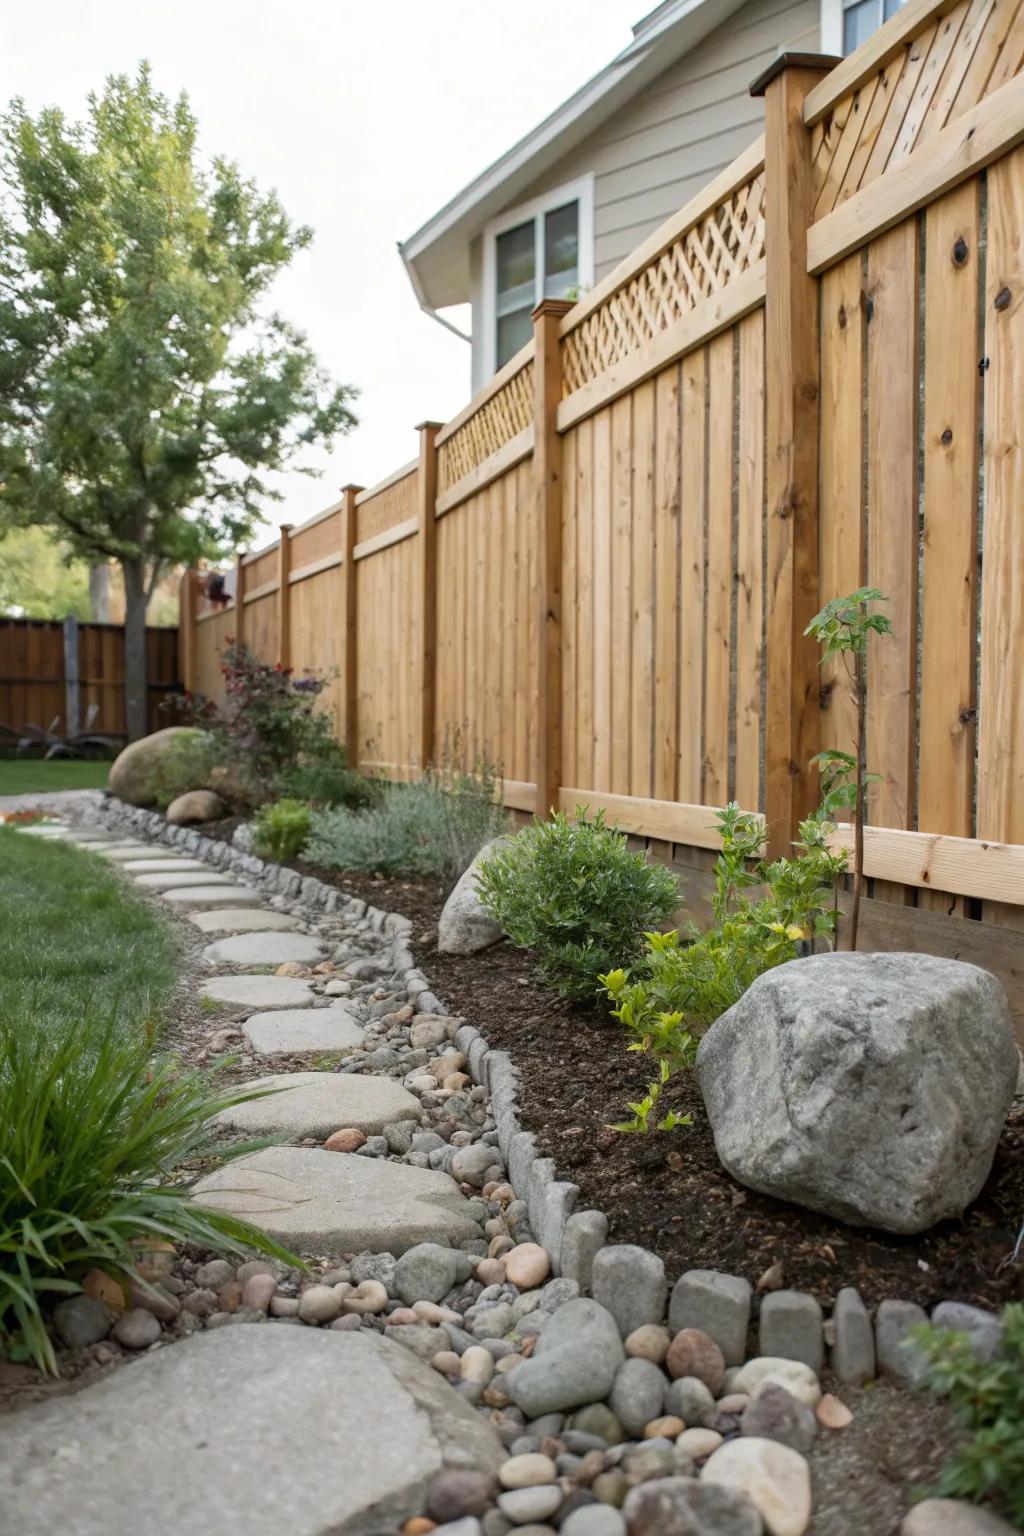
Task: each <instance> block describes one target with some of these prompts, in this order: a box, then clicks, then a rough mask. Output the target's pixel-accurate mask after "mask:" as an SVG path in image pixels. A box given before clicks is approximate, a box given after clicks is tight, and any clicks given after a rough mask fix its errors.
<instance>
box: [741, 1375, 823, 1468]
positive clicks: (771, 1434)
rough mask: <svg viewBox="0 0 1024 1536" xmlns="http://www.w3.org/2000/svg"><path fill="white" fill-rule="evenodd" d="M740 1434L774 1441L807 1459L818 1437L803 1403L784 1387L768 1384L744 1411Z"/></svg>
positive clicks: (809, 1410) (811, 1410) (814, 1422)
mask: <svg viewBox="0 0 1024 1536" xmlns="http://www.w3.org/2000/svg"><path fill="white" fill-rule="evenodd" d="M740 1434H742V1435H755V1436H757V1437H758V1438H759V1439H761V1440H777V1441H778V1442H779V1444H780V1445H788V1446H789V1447H790V1449H791V1450H794V1451H799V1452H800V1454H801V1456H807V1455H809V1454H810V1450H811V1447H812V1446H813V1444H814V1441H815V1439H816V1437H817V1434H818V1421H817V1419H816V1418H815V1416H814V1411H813V1409H811V1408H808V1406H807V1404H806V1403H802V1402H801V1401H800V1399H799V1398H797V1397H794V1396H793V1394H792V1392H787V1390H786V1388H785V1387H783V1386H781V1385H779V1384H777V1383H775V1382H770V1383H769V1384H768V1385H767V1386H765V1387H763V1388H762V1390H761V1391H760V1392H759V1393H758V1394H757V1396H756V1397H755V1398H754V1399H753V1400H752V1401H751V1402H750V1403H748V1405H747V1407H746V1408H744V1410H743V1417H742V1418H741V1419H740Z"/></svg>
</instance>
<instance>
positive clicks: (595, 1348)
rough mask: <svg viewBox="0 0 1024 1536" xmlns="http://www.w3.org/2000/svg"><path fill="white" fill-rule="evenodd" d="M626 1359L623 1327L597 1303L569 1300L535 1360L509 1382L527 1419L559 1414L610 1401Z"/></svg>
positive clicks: (514, 1373)
mask: <svg viewBox="0 0 1024 1536" xmlns="http://www.w3.org/2000/svg"><path fill="white" fill-rule="evenodd" d="M624 1358H625V1356H624V1352H623V1348H622V1339H621V1338H620V1336H619V1330H618V1326H617V1324H616V1322H615V1319H614V1318H613V1317H612V1315H611V1313H610V1312H608V1311H606V1309H605V1308H604V1307H602V1306H600V1305H599V1304H598V1303H597V1302H596V1301H590V1300H587V1299H586V1298H580V1299H579V1300H577V1301H568V1302H566V1304H565V1306H564V1307H559V1309H558V1311H557V1312H555V1313H553V1314H552V1315H551V1321H550V1323H549V1324H548V1325H547V1327H546V1328H545V1329H544V1331H543V1333H541V1334H539V1335H538V1337H537V1344H536V1347H535V1349H534V1352H533V1354H532V1356H531V1357H530V1359H529V1360H524V1361H523V1363H522V1365H517V1366H516V1368H515V1370H513V1371H510V1372H509V1373H508V1375H507V1376H506V1377H505V1387H506V1390H507V1391H508V1394H509V1396H510V1397H511V1399H512V1401H513V1402H514V1403H515V1404H516V1406H517V1407H518V1408H521V1409H522V1411H523V1412H524V1413H525V1414H526V1416H527V1418H531V1419H535V1418H538V1417H539V1416H540V1415H541V1414H542V1413H557V1412H562V1411H564V1410H565V1409H568V1408H576V1407H580V1406H582V1404H584V1403H598V1402H600V1401H601V1400H602V1399H603V1398H605V1397H607V1396H608V1393H609V1392H610V1391H611V1389H612V1383H613V1382H614V1380H615V1373H616V1371H617V1370H618V1368H619V1366H620V1365H621V1364H622V1361H623V1359H624Z"/></svg>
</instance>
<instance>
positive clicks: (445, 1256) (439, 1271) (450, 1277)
mask: <svg viewBox="0 0 1024 1536" xmlns="http://www.w3.org/2000/svg"><path fill="white" fill-rule="evenodd" d="M469 1273H470V1263H469V1257H468V1255H467V1254H465V1253H462V1252H460V1251H459V1250H458V1249H455V1248H442V1247H441V1245H440V1244H439V1243H417V1244H416V1245H415V1247H413V1248H409V1249H407V1250H406V1252H405V1253H403V1254H402V1256H401V1258H400V1259H399V1260H398V1263H397V1264H396V1265H395V1278H394V1286H393V1288H394V1290H395V1292H396V1293H397V1295H399V1296H400V1297H401V1298H402V1300H403V1301H404V1302H406V1303H407V1304H408V1305H409V1306H410V1307H411V1306H412V1304H413V1302H415V1301H440V1300H441V1299H442V1297H444V1296H447V1294H448V1292H449V1291H450V1290H451V1289H452V1287H453V1286H455V1285H458V1283H459V1282H460V1281H461V1280H467V1279H468V1278H469Z"/></svg>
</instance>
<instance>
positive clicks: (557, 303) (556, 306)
mask: <svg viewBox="0 0 1024 1536" xmlns="http://www.w3.org/2000/svg"><path fill="white" fill-rule="evenodd" d="M575 308H576V300H575V299H541V301H540V303H539V304H538V305H537V308H536V309H535V310H534V311H533V313H532V315H531V316H530V319H531V320H533V321H537V320H543V318H544V316H545V315H556V316H557V317H558V318H559V319H561V317H562V316H563V315H567V314H568V313H569V311H570V309H575Z"/></svg>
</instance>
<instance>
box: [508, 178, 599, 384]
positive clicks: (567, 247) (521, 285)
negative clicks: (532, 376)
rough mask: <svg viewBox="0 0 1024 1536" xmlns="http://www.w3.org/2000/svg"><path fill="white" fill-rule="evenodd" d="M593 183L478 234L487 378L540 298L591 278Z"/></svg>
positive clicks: (540, 201)
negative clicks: (481, 245)
mask: <svg viewBox="0 0 1024 1536" xmlns="http://www.w3.org/2000/svg"><path fill="white" fill-rule="evenodd" d="M593 267H594V217H593V181H592V179H591V178H590V177H587V178H586V179H585V180H583V181H581V182H574V183H573V184H572V185H571V186H566V187H557V188H555V189H554V190H553V191H551V192H548V193H545V195H544V196H543V197H542V198H537V199H536V200H535V201H534V202H532V203H528V204H526V205H525V206H524V207H521V208H515V209H511V210H510V211H509V212H508V213H506V214H503V215H502V217H501V218H500V219H495V220H494V222H493V223H491V224H489V225H488V226H487V229H486V230H485V231H484V288H485V293H484V322H485V355H484V367H485V372H486V375H487V376H488V377H489V376H490V375H491V374H492V373H495V372H497V370H498V369H499V368H501V367H503V365H504V364H505V363H507V362H508V360H509V358H510V357H514V356H515V354H516V353H517V352H518V351H519V350H520V348H521V347H524V346H525V345H526V343H527V342H528V341H529V340H530V338H531V336H532V335H533V322H532V321H531V319H530V316H531V315H532V313H533V311H534V310H535V309H536V307H537V305H538V304H539V303H540V301H541V299H564V298H566V297H567V295H569V294H571V293H573V292H574V291H575V290H577V289H579V288H583V287H587V286H589V285H590V284H591V283H592V282H593V280H594V272H593Z"/></svg>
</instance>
